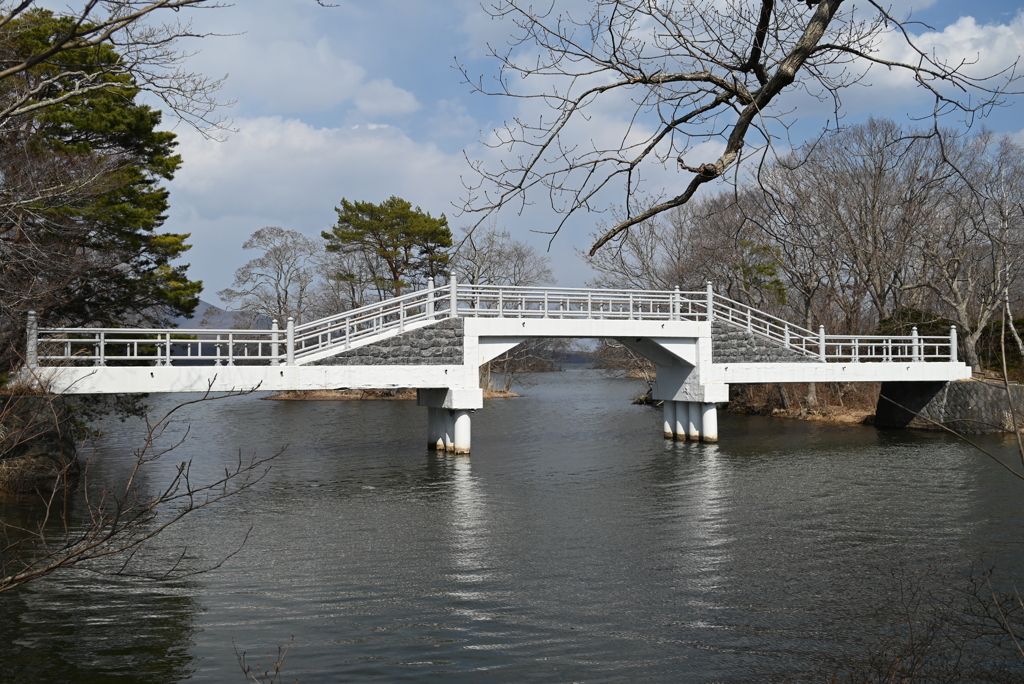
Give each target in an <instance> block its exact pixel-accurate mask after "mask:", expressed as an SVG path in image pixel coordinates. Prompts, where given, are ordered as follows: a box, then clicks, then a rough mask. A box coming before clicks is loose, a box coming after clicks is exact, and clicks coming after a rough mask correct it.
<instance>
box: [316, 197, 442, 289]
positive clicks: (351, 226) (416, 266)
mask: <svg viewBox="0 0 1024 684" xmlns="http://www.w3.org/2000/svg"><path fill="white" fill-rule="evenodd" d="M335 211H337V212H338V223H337V224H336V225H335V226H334V228H333V230H331V231H330V232H327V231H324V233H323V237H324V239H325V240H327V249H328V250H329V251H332V252H338V251H340V252H345V253H353V252H361V253H363V254H364V255H366V256H367V257H369V258H368V259H367V261H368V262H370V263H371V264H372V266H373V267H372V269H371V270H372V274H371V275H372V281H373V284H374V285H375V286H376V287H377V289H378V290H379V291H380V292H381V293H387V294H391V295H393V296H395V297H397V296H399V295H400V294H401V293H402V289H403V288H406V287H408V286H409V285H410V279H413V278H427V277H433V276H436V275H438V274H439V273H442V272H443V271H444V269H445V267H446V266H447V265H448V261H449V259H450V255H449V252H448V250H449V249H450V248H451V246H452V232H451V230H450V229H449V228H448V219H447V218H445V216H444V214H441V217H440V218H436V219H435V218H433V217H432V216H431V215H430V214H429V213H423V211H422V210H421V209H420V208H419V207H416V208H415V209H414V208H413V206H412V204H410V203H409V202H406V201H405V200H403V199H400V198H398V197H391V198H390V199H387V200H385V201H384V202H381V203H380V204H373V203H372V202H349V201H348V200H346V199H342V200H341V206H340V207H336V208H335ZM346 275H347V274H339V276H340V277H342V278H345V277H346Z"/></svg>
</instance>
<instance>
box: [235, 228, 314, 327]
mask: <svg viewBox="0 0 1024 684" xmlns="http://www.w3.org/2000/svg"><path fill="white" fill-rule="evenodd" d="M242 248H243V249H257V250H260V251H262V252H263V254H262V255H261V256H258V257H256V258H255V259H252V260H250V261H249V262H248V263H246V264H245V265H244V266H242V267H241V268H239V269H238V270H236V271H235V282H234V288H240V289H234V288H225V289H223V290H220V291H219V292H218V293H217V296H218V297H220V298H221V299H223V300H224V301H225V302H237V306H236V307H235V308H236V309H237V310H239V311H241V312H243V313H244V316H245V318H246V319H247V325H252V324H253V323H254V322H255V321H256V320H257V319H258V318H260V317H261V316H262V317H265V318H269V319H273V320H276V321H279V322H280V323H281V324H282V325H283V324H284V322H285V321H286V320H287V319H288V317H292V318H294V319H295V321H296V322H297V323H301V322H302V319H303V316H304V315H305V314H306V311H307V309H309V307H310V305H311V304H312V302H311V296H312V289H313V284H314V281H315V279H316V276H317V272H316V270H315V265H316V261H317V259H318V258H319V256H320V253H321V252H322V251H324V246H323V243H322V242H320V241H317V240H313V239H311V238H308V237H306V236H305V235H303V234H302V233H299V232H297V231H294V230H285V229H284V228H278V227H275V226H268V227H267V228H260V229H259V230H257V231H256V232H255V233H253V234H252V235H251V236H250V237H249V239H248V240H246V241H245V242H244V243H243V244H242Z"/></svg>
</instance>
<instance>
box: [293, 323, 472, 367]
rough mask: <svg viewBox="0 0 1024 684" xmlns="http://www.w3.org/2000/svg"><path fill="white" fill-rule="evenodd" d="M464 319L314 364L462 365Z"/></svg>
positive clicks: (347, 352)
mask: <svg viewBox="0 0 1024 684" xmlns="http://www.w3.org/2000/svg"><path fill="white" fill-rule="evenodd" d="M463 346H464V345H463V323H462V319H461V318H445V319H442V320H441V321H440V322H438V323H435V324H434V325H429V326H427V327H425V328H419V329H418V330H413V331H411V332H406V333H402V334H401V335H396V336H394V337H390V338H388V339H386V340H382V341H380V342H375V343H374V344H368V345H366V346H364V347H359V348H357V349H352V350H350V351H345V352H341V353H340V354H338V355H337V356H332V357H330V358H326V359H321V360H320V361H315V362H313V363H312V364H310V365H315V366H461V365H462V362H463V359H464V350H463Z"/></svg>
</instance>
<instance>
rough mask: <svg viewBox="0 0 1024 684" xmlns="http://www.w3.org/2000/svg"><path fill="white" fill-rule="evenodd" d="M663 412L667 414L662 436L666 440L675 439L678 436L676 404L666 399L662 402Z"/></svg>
mask: <svg viewBox="0 0 1024 684" xmlns="http://www.w3.org/2000/svg"><path fill="white" fill-rule="evenodd" d="M662 410H663V411H664V414H665V422H664V425H663V427H662V430H661V431H662V434H663V435H664V436H665V439H674V438H675V434H676V402H674V401H672V400H671V399H666V400H665V401H664V402H662Z"/></svg>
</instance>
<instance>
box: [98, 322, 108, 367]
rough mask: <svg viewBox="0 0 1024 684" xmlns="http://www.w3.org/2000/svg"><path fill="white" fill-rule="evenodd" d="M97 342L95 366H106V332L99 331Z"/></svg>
mask: <svg viewBox="0 0 1024 684" xmlns="http://www.w3.org/2000/svg"><path fill="white" fill-rule="evenodd" d="M99 342H100V343H99V348H98V349H97V350H96V356H97V358H96V365H97V366H106V365H107V359H106V349H107V334H106V333H105V332H103V331H102V330H101V331H100V340H99Z"/></svg>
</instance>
